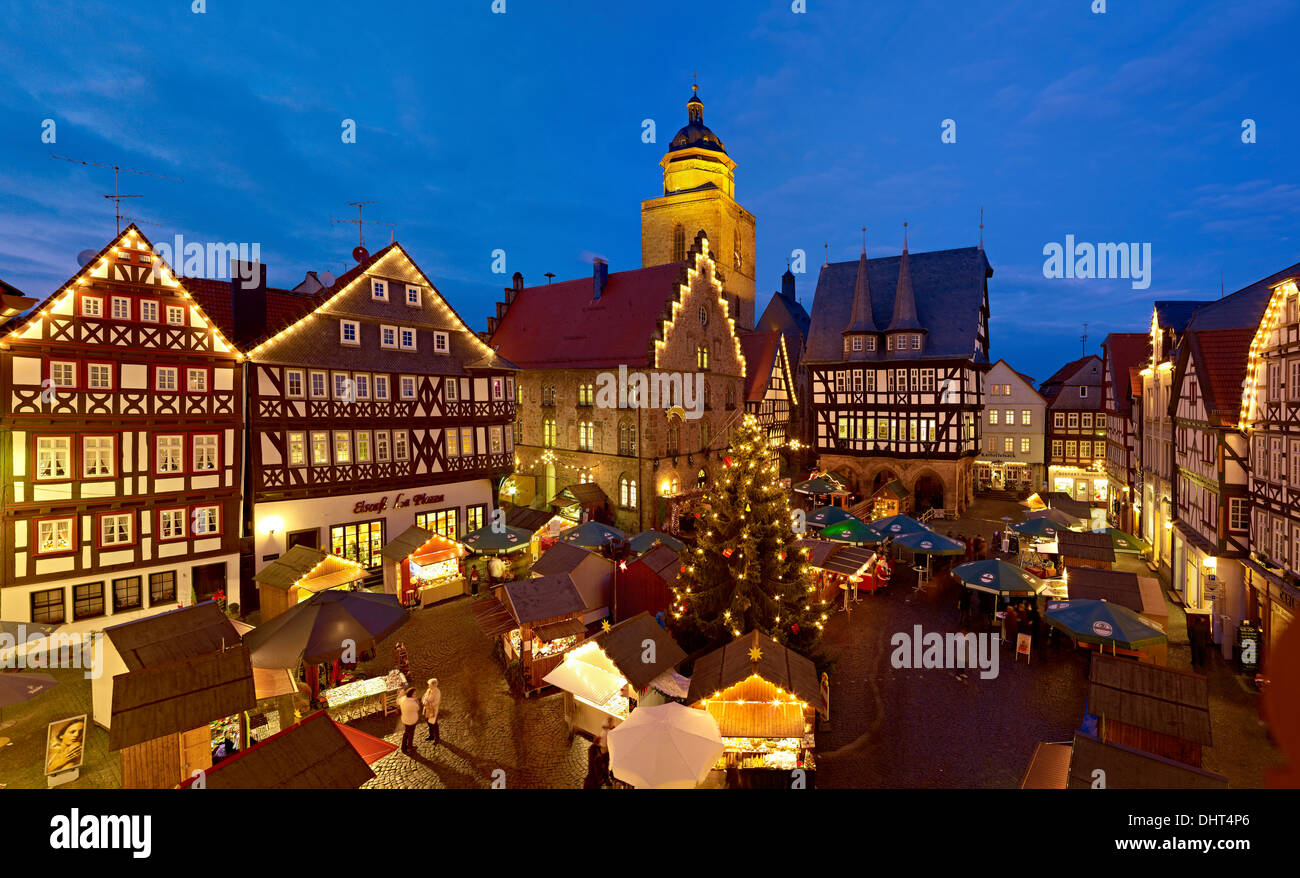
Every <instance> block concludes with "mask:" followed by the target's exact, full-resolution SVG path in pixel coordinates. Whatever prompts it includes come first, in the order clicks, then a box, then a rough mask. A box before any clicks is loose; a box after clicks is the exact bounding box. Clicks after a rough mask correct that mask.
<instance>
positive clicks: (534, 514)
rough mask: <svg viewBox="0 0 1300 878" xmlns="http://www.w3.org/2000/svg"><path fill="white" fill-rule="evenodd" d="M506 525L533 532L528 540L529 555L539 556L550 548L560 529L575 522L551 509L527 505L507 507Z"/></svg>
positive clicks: (531, 556) (534, 557) (534, 558)
mask: <svg viewBox="0 0 1300 878" xmlns="http://www.w3.org/2000/svg"><path fill="white" fill-rule="evenodd" d="M506 525H507V526H508V527H517V528H519V529H520V530H522V531H527V532H528V533H530V534H532V538H531V539H530V540H529V541H528V550H529V552H528V554H529V557H530V558H531V559H532V560H533V561H536V560H537V558H538V557H539V556H540V555H541V554H542V552H544V551H546V549H548V548H550V546H551V544H552V543H554V542H555V537H556V535H557V534H559V532H560V531H562V530H564V529H565V528H567V527H571V526H572V525H573V522H571V521H569V520H568V519H567V518H561V517H560V516H558V515H556V514H555V512H554V511H553V510H551V509H530V508H529V507H527V506H511V507H509V508H507V509H506Z"/></svg>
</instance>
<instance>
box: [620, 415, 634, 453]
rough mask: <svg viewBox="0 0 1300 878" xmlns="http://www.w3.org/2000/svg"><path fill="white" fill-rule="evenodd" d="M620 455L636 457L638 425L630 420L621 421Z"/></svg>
mask: <svg viewBox="0 0 1300 878" xmlns="http://www.w3.org/2000/svg"><path fill="white" fill-rule="evenodd" d="M618 453H619V454H622V455H625V456H628V457H635V456H636V424H634V423H632V422H631V421H630V420H626V419H625V420H622V421H619V424H618Z"/></svg>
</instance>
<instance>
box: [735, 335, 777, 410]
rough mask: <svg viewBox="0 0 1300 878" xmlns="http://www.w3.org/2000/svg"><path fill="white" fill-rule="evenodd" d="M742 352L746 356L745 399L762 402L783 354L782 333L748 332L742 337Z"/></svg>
mask: <svg viewBox="0 0 1300 878" xmlns="http://www.w3.org/2000/svg"><path fill="white" fill-rule="evenodd" d="M740 352H741V353H742V354H744V356H745V399H746V400H747V401H748V402H761V401H762V399H763V397H764V396H766V395H767V384H768V379H769V378H771V376H772V366H773V364H774V363H775V362H776V358H777V355H778V354H779V353H780V352H781V333H779V332H746V333H745V334H743V335H742V336H741V337H740Z"/></svg>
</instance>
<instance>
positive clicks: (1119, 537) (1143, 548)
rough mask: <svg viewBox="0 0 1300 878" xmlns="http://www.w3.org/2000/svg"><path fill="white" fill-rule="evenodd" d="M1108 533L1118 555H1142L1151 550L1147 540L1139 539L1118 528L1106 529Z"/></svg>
mask: <svg viewBox="0 0 1300 878" xmlns="http://www.w3.org/2000/svg"><path fill="white" fill-rule="evenodd" d="M1106 533H1108V534H1110V541H1111V542H1112V543H1113V544H1114V545H1115V553H1116V554H1126V555H1140V554H1142V553H1143V552H1147V551H1150V550H1151V547H1150V546H1149V545H1147V543H1146V541H1145V540H1141V539H1138V538H1137V537H1135V536H1133V534H1131V533H1127V532H1125V531H1122V530H1120V529H1119V528H1117V527H1108V528H1106Z"/></svg>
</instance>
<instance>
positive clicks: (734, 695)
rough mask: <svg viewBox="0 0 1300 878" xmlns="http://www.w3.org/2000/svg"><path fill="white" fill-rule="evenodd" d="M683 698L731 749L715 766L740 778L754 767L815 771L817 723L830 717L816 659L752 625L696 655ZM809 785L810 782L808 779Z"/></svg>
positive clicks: (743, 779)
mask: <svg viewBox="0 0 1300 878" xmlns="http://www.w3.org/2000/svg"><path fill="white" fill-rule="evenodd" d="M686 703H687V704H688V705H690V706H694V707H699V708H700V709H702V710H707V711H708V712H709V714H710V715H712V716H713V718H714V719H715V720H717V722H718V728H719V729H720V730H721V732H722V738H723V742H724V744H725V745H726V749H725V751H724V752H723V755H722V758H721V759H720V760H719V762H718V764H717V766H716V767H717V768H718V769H720V770H728V771H729V770H735V771H736V772H738V774H737V777H738V778H739V780H740V783H741V784H742V785H750V784H751V783H752V784H753V785H762V783H763V781H762V780H760V779H757V778H747V777H741V776H740V774H739V773H743V772H745V771H748V770H749V769H763V770H772V769H776V770H779V771H782V772H785V773H786V777H785V782H784V785H785V786H786V787H788V786H789V772H790V771H791V770H793V769H795V768H802V769H805V770H807V771H808V773H809V775H810V776H811V775H812V774H813V772H814V770H815V767H816V766H815V762H814V758H813V751H814V748H815V736H814V735H815V733H814V728H815V722H816V716H817V714H818V713H821V714H822V716H823V717H826V716H827V712H828V705H827V697H826V692H825V691H824V690H823V687H822V686H821V685H819V683H818V680H817V669H816V667H815V666H814V665H813V663H812V661H810V660H809V659H807V658H804V657H803V656H801V655H799V654H798V653H796V652H793V651H792V650H790V649H787V648H786V647H784V646H782V645H781V644H779V643H777V642H776V641H775V640H773V639H772V638H770V637H768V636H767V635H765V634H763V633H761V632H758V631H751V632H750V633H748V634H745V635H743V636H741V637H738V638H737V639H735V640H733V641H732V642H730V643H728V644H726V645H725V646H723V647H721V648H720V649H717V650H714V651H713V652H711V653H708V654H707V655H704V656H702V657H700V658H699V659H697V660H696V662H695V669H694V672H693V674H692V675H691V686H690V691H689V694H688V695H687V698H686ZM809 786H812V783H811V782H810V783H809Z"/></svg>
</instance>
